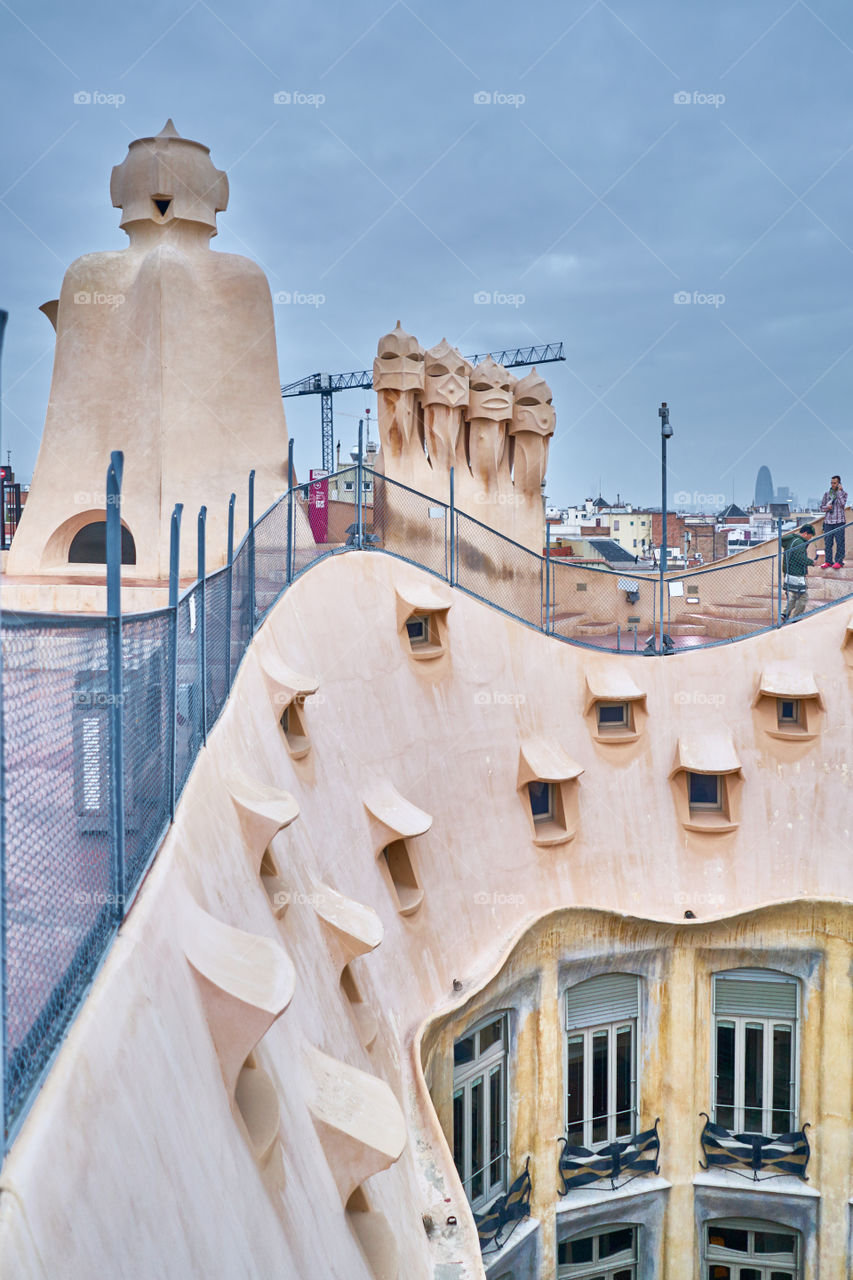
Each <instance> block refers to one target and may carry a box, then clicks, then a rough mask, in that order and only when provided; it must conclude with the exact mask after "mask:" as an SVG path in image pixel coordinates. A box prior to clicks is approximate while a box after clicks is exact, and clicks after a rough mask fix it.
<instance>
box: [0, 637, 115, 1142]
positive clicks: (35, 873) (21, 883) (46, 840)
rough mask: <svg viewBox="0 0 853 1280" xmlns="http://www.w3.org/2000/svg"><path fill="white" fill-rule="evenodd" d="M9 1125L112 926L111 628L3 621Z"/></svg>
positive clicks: (6, 1085) (56, 1039) (76, 1000)
mask: <svg viewBox="0 0 853 1280" xmlns="http://www.w3.org/2000/svg"><path fill="white" fill-rule="evenodd" d="M2 641H3V699H4V722H5V743H4V759H3V768H4V771H5V785H6V842H5V886H4V887H5V893H4V906H5V921H4V925H5V941H6V954H5V964H6V1024H5V1050H6V1053H5V1058H6V1060H5V1063H4V1090H5V1104H6V1106H5V1110H6V1124H7V1129H8V1127H9V1126H10V1125H11V1124H13V1123H14V1122H15V1120H16V1118H17V1117H18V1115H19V1114H20V1112H21V1109H22V1107H23V1105H24V1103H25V1102H26V1101H27V1098H28V1096H29V1094H30V1092H31V1090H32V1088H33V1084H34V1082H35V1081H36V1080H37V1079H38V1078H39V1076H40V1075H41V1073H42V1071H43V1069H44V1067H45V1066H46V1064H47V1062H48V1060H49V1058H50V1056H51V1054H52V1052H53V1050H54V1048H55V1047H56V1045H57V1044H58V1042H59V1040H60V1038H61V1036H62V1033H63V1031H64V1029H65V1027H66V1025H67V1024H68V1022H69V1020H70V1018H71V1016H72V1014H73V1013H74V1011H75V1009H76V1008H77V1005H78V1004H79V1001H80V999H81V996H82V994H83V992H84V991H85V989H86V987H87V985H88V983H89V981H90V979H91V976H92V973H93V972H94V970H95V968H96V966H97V964H98V961H99V959H100V957H101V955H102V954H103V952H104V950H105V948H106V946H107V942H108V940H109V938H110V936H111V934H112V931H113V929H114V926H115V920H116V902H115V894H116V888H115V877H114V868H113V865H112V862H111V848H110V845H111V842H110V776H111V775H110V759H109V754H110V744H109V730H108V719H109V703H108V697H109V694H108V683H107V641H106V626H105V620H104V619H103V618H93V619H86V620H83V619H81V620H74V621H71V620H63V619H60V618H56V617H51V618H50V619H46V618H30V619H27V618H25V617H23V616H18V617H16V618H14V619H11V620H5V621H4V627H3V636H2Z"/></svg>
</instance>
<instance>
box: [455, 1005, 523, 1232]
mask: <svg viewBox="0 0 853 1280" xmlns="http://www.w3.org/2000/svg"><path fill="white" fill-rule="evenodd" d="M508 1051H509V1040H508V1027H507V1015H506V1014H505V1013H501V1014H498V1015H497V1016H496V1015H494V1014H492V1015H491V1016H490V1017H489V1019H488V1020H487V1021H486V1022H482V1023H479V1024H477V1025H476V1026H475V1027H474V1028H473V1030H471V1031H468V1032H467V1033H466V1034H465V1035H464V1036H462V1037H461V1038H460V1039H459V1040H457V1041H456V1043H455V1044H454V1046H453V1160H454V1162H455V1164H456V1168H457V1170H458V1171H459V1177H460V1178H461V1179H462V1185H463V1186H464V1188H465V1194H466V1195H467V1197H468V1199H469V1200H470V1202H471V1204H472V1206H473V1207H474V1208H476V1209H479V1208H481V1207H482V1206H484V1205H486V1204H488V1202H489V1201H490V1200H492V1199H493V1198H494V1197H495V1196H496V1195H498V1194H499V1193H500V1192H502V1191H506V1186H507V1179H506V1172H507V1146H508V1134H507V1055H508Z"/></svg>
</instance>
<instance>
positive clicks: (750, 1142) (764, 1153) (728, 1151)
mask: <svg viewBox="0 0 853 1280" xmlns="http://www.w3.org/2000/svg"><path fill="white" fill-rule="evenodd" d="M700 1114H701V1115H702V1117H703V1118H704V1120H705V1127H704V1129H703V1130H702V1133H701V1135H700V1138H699V1141H700V1142H701V1143H702V1152H703V1154H704V1156H705V1160H706V1163H705V1164H703V1165H702V1166H701V1167H702V1168H703V1169H727V1170H728V1171H729V1172H730V1173H736V1174H737V1175H738V1176H739V1177H741V1178H748V1179H749V1180H750V1181H752V1182H766V1181H767V1180H768V1179H769V1178H782V1177H794V1178H801V1179H802V1180H803V1182H808V1177H807V1175H806V1167H807V1165H808V1163H809V1156H810V1155H811V1147H810V1146H809V1140H808V1138H807V1137H806V1129H808V1128H809V1127H810V1126H809V1125H807V1124H804V1125H803V1127H802V1129H799V1130H797V1131H796V1132H795V1133H780V1134H779V1135H778V1137H775V1138H767V1137H765V1136H764V1135H763V1134H761V1133H732V1132H731V1131H730V1130H729V1129H724V1128H723V1126H722V1125H720V1124H712V1122H711V1119H710V1117H709V1116H707V1115H706V1114H705V1112H704V1111H702V1112H701V1113H700ZM700 1164H701V1161H700Z"/></svg>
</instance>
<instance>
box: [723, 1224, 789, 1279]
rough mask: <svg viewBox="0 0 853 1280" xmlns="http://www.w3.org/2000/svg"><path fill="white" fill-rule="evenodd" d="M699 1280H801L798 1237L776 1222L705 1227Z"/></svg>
mask: <svg viewBox="0 0 853 1280" xmlns="http://www.w3.org/2000/svg"><path fill="white" fill-rule="evenodd" d="M703 1243H704V1252H703V1258H702V1266H703V1270H702V1280H802V1274H803V1273H802V1269H801V1265H800V1240H799V1233H798V1232H796V1231H793V1230H792V1229H791V1228H790V1227H785V1226H782V1225H781V1224H780V1223H778V1222H760V1221H757V1220H753V1219H750V1218H727V1219H725V1220H724V1221H722V1222H707V1223H706V1224H705V1238H704V1242H703Z"/></svg>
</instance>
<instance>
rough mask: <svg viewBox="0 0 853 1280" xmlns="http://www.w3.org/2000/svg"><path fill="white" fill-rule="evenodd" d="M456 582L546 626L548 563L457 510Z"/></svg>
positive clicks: (531, 622)
mask: <svg viewBox="0 0 853 1280" xmlns="http://www.w3.org/2000/svg"><path fill="white" fill-rule="evenodd" d="M453 541H454V574H453V577H454V582H455V583H456V585H457V586H459V587H462V588H463V590H465V591H467V592H469V593H470V594H471V595H474V596H477V598H478V599H480V600H487V601H488V602H489V603H490V604H494V605H497V607H498V608H499V609H502V610H503V611H504V613H510V614H512V616H513V617H514V618H521V619H522V621H524V622H529V623H530V624H531V626H534V627H542V626H544V619H545V562H544V560H543V558H542V556H539V555H536V553H535V552H533V551H528V549H527V548H526V547H522V546H521V545H520V544H519V543H517V542H512V541H510V539H509V538H504V537H503V536H502V535H501V534H499V533H495V531H494V530H493V529H489V528H487V526H486V525H484V524H480V522H479V520H474V519H472V518H471V516H466V515H463V514H462V513H461V512H457V513H456V528H455V530H454V539H453Z"/></svg>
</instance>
